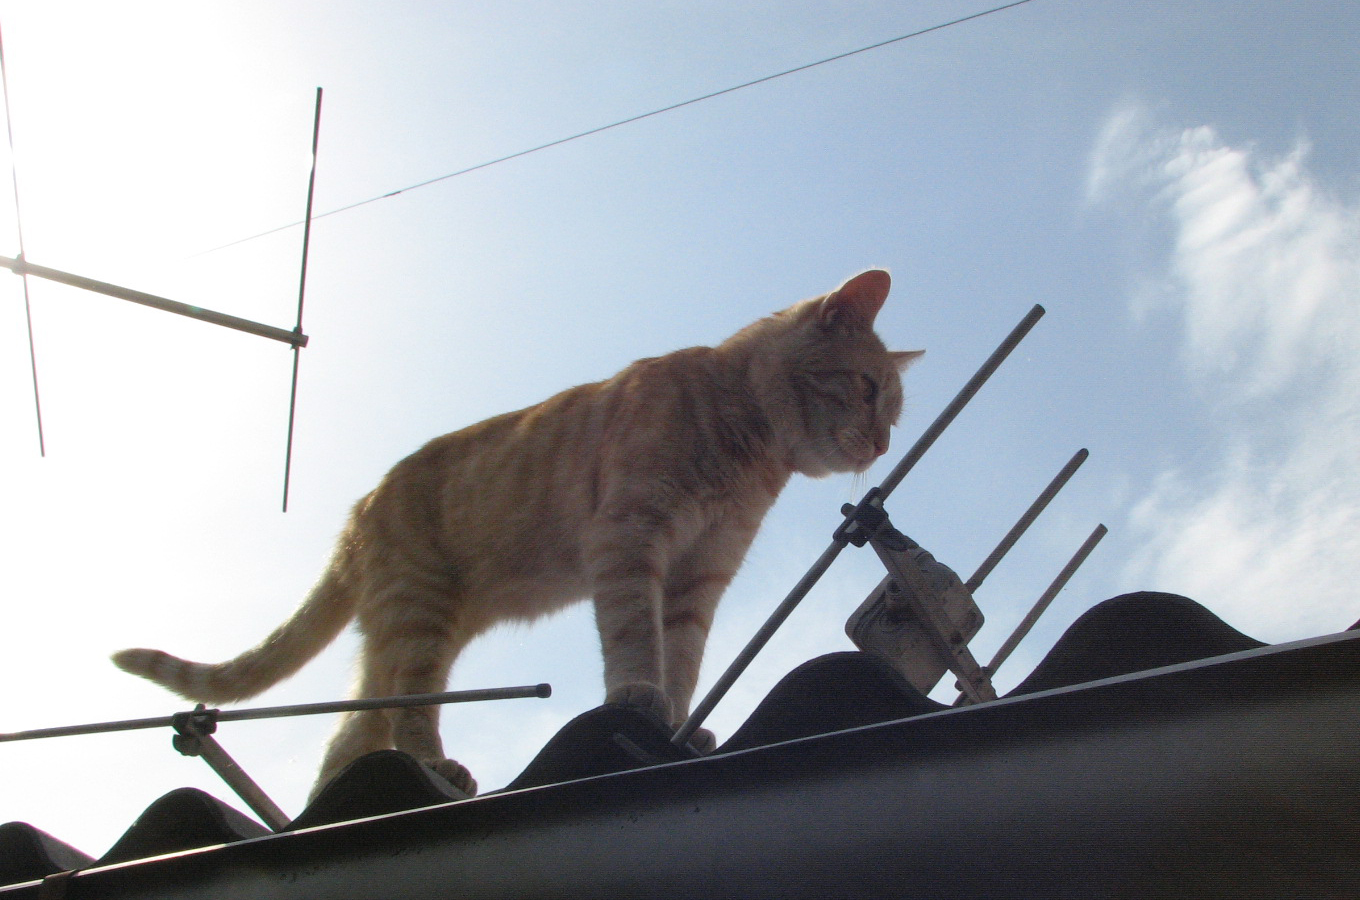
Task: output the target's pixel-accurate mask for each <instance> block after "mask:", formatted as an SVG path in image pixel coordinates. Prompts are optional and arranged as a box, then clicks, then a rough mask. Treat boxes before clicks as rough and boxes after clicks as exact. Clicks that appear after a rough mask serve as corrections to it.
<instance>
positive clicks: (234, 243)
mask: <svg viewBox="0 0 1360 900" xmlns="http://www.w3.org/2000/svg"><path fill="white" fill-rule="evenodd" d="M1029 2H1031V0H1014V2H1011V3H1006V4H1003V5H1001V6H996V7H993V8H991V9H987V10H983V11H982V12H976V13H971V14H969V15H966V16H962V17H960V18H957V19H953V20H951V21H948V22H942V23H940V24H938V25H931V26H930V27H928V28H922V29H920V30H918V31H913V32H911V33H909V34H903V35H899V36H898V37H895V38H889V39H888V40H884V41H878V42H876V43H873V44H868V45H866V46H863V47H860V48H858V49H855V50H848V51H846V52H844V53H837V54H835V55H834V56H828V57H826V58H824V59H819V60H817V61H816V62H810V63H804V64H803V65H800V66H794V67H793V68H791V69H785V70H783V71H782V72H775V73H774V74H772V75H765V76H762V77H760V78H755V79H752V80H751V81H745V82H742V83H741V84H736V85H733V86H731V87H727V88H723V89H722V90H718V91H711V92H709V93H707V94H702V95H700V96H698V97H692V98H690V99H689V100H682V101H680V102H679V103H672V104H670V105H669V106H663V107H660V108H659V109H654V110H651V111H650V112H645V113H639V114H637V115H634V116H629V117H627V118H625V119H619V120H618V121H616V122H610V123H609V124H608V125H599V126H596V127H595V128H590V129H587V130H586V131H581V132H578V133H576V134H572V135H569V136H567V137H563V138H558V139H557V140H554V141H548V142H547V143H546V144H539V145H537V146H534V147H530V148H528V149H526V150H519V151H517V152H515V153H510V154H507V155H505V156H499V157H497V158H495V159H490V160H487V161H486V162H481V163H477V164H476V165H473V166H468V167H466V168H463V169H459V170H457V171H456V172H449V173H448V174H447V175H439V176H436V177H434V178H427V179H426V180H424V181H420V182H417V183H415V184H411V185H407V186H406V187H404V188H398V189H397V190H395V191H388V192H387V193H385V194H379V195H378V196H375V197H369V198H368V199H367V200H358V201H356V202H354V203H350V204H347V205H345V206H341V207H337V208H336V209H332V210H330V211H329V212H324V213H318V214H316V215H314V216H313V217H312V221H315V220H316V219H323V218H326V217H327V216H333V215H336V214H338V213H342V212H348V211H350V210H352V209H357V208H359V207H361V206H367V205H368V204H370V203H376V202H378V201H379V200H386V199H388V198H390V197H396V196H398V195H400V194H404V193H407V192H408V191H414V190H417V189H418V188H423V187H429V186H430V185H432V184H438V183H439V182H441V181H448V180H449V179H450V178H457V177H459V176H460V175H467V174H469V173H471V172H477V171H479V170H481V169H487V168H490V167H491V166H495V165H499V164H501V163H504V162H509V161H510V160H512V159H519V158H520V157H524V156H528V155H529V154H531V153H538V152H539V151H540V150H547V149H550V148H552V147H560V146H562V145H563V144H567V143H571V142H572V141H578V140H580V139H581V138H586V137H590V136H591V135H595V134H599V133H601V132H604V131H609V130H611V129H614V128H619V127H621V126H623V125H631V124H632V123H634V122H640V121H642V120H643V119H650V118H652V117H653V116H659V115H661V114H663V113H668V112H674V111H675V110H677V109H683V108H684V107H686V106H693V105H694V104H696V103H702V102H704V101H705V100H712V99H713V98H715V97H721V96H723V95H725V94H731V93H734V92H736V91H740V90H745V89H746V88H749V87H755V86H756V85H758V84H765V83H766V82H770V81H774V80H775V79H777V78H783V77H785V76H787V75H793V74H795V73H798V72H806V71H807V70H808V69H814V68H816V67H817V66H824V65H826V64H827V63H833V62H837V61H838V60H842V59H848V58H850V57H852V56H858V55H859V54H861V53H868V52H869V51H871V50H878V49H880V48H882V47H887V46H889V45H891V44H897V43H900V42H902V41H906V40H910V39H911V38H917V37H921V36H922V35H925V34H930V33H931V32H934V31H941V30H943V29H945V28H951V27H953V26H955V25H962V24H963V23H964V22H971V21H973V20H974V19H981V18H983V17H984V16H990V15H993V14H995V13H999V12H1003V11H1005V10H1008V9H1013V8H1015V7H1017V6H1023V5H1024V4H1026V3H1029ZM302 224H303V222H302V221H297V222H290V223H288V224H287V225H280V226H278V227H277V228H271V229H269V230H268V231H261V232H260V233H259V234H253V235H251V236H250V237H244V238H240V239H239V240H235V241H231V242H229V243H226V244H222V245H220V246H217V247H212V248H211V249H208V250H204V251H202V252H200V253H198V254H196V255H198V256H203V255H206V254H208V253H216V252H217V251H218V250H225V249H227V248H228V247H235V246H237V245H239V244H244V243H247V242H248V241H253V240H256V239H258V238H262V237H266V236H268V235H271V234H276V233H278V232H280V231H286V230H287V229H289V228H296V227H297V226H299V225H302Z"/></svg>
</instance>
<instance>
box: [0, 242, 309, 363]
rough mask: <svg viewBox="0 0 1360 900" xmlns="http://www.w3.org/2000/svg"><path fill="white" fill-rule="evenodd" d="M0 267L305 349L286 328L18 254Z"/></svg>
mask: <svg viewBox="0 0 1360 900" xmlns="http://www.w3.org/2000/svg"><path fill="white" fill-rule="evenodd" d="M0 267H3V268H6V269H9V270H10V271H11V272H13V273H14V274H15V275H32V276H34V277H36V278H44V279H46V280H48V281H55V282H57V283H59V284H65V285H69V286H71V287H76V288H81V289H83V290H87V291H94V292H95V293H96V294H104V295H106V296H109V297H117V298H118V299H119V300H129V301H131V302H133V303H140V304H141V305H142V306H150V307H152V308H154V309H160V310H164V311H165V312H172V313H175V314H176V315H181V316H187V317H189V318H191V319H198V320H199V321H201V322H208V323H209V324H212V325H221V326H222V327H224V328H232V329H235V330H236V331H244V332H246V333H247V334H254V335H258V336H259V337H265V338H269V339H270V340H274V341H281V342H283V343H285V344H288V345H290V346H292V347H305V346H307V341H308V337H307V335H305V334H303V333H301V332H300V331H294V330H291V329H287V328H276V327H275V326H273V325H265V324H264V323H262V322H253V321H251V320H250V319H243V318H241V317H239V316H233V315H230V314H228V313H222V312H217V311H215V310H211V309H204V308H202V307H201V306H191V305H190V304H188V303H181V302H179V301H178V300H170V299H167V298H165V297H157V296H156V295H155V294H147V293H144V292H143V291H134V290H132V289H131V288H125V287H119V286H118V285H116V284H109V283H108V282H104V281H96V280H95V279H93V278H86V277H85V276H84V275H73V274H72V273H70V272H63V271H61V270H60V269H50V268H48V267H47V266H40V265H37V264H35V263H31V262H28V261H27V260H25V259H24V258H23V256H22V254H20V256H19V257H18V258H12V257H8V256H0Z"/></svg>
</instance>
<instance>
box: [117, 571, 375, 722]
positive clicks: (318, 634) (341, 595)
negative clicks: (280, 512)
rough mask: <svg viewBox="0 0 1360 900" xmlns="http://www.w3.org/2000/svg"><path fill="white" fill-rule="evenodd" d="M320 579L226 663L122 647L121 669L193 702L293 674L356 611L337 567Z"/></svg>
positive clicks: (248, 692) (241, 696)
mask: <svg viewBox="0 0 1360 900" xmlns="http://www.w3.org/2000/svg"><path fill="white" fill-rule="evenodd" d="M337 568H339V567H337V566H332V567H331V569H330V570H329V571H328V572H327V573H326V574H325V575H323V576H322V578H321V581H320V582H318V583H317V585H316V587H314V588H313V589H312V592H311V593H310V594H309V595H308V596H307V599H306V600H304V601H303V603H302V606H300V607H298V610H297V612H295V613H294V614H293V616H292V618H290V619H289V620H288V621H286V622H284V623H283V624H282V625H280V626H279V627H278V628H276V629H274V633H273V634H271V635H269V637H267V638H265V639H264V640H263V641H261V642H260V643H259V644H257V645H256V646H255V647H252V648H251V649H249V650H247V651H246V652H245V653H242V654H241V655H240V656H238V657H236V658H235V659H230V660H227V661H226V662H223V663H217V664H211V663H196V662H189V661H188V660H183V659H180V658H178V657H175V656H171V655H170V654H168V653H165V652H162V651H160V650H144V649H136V650H120V651H118V652H117V653H115V654H113V662H114V664H115V665H117V666H118V667H119V668H120V669H123V670H125V671H128V672H131V673H132V674H133V675H141V676H142V677H143V678H149V679H150V680H152V681H154V682H156V683H157V684H159V685H160V686H161V687H164V688H166V689H168V690H171V691H174V692H175V693H176V694H179V695H180V696H181V697H183V698H185V699H186V700H192V701H194V702H195V703H234V702H237V701H240V700H245V699H246V698H248V697H253V696H255V695H256V694H258V693H260V692H261V691H263V690H264V689H265V688H268V687H270V686H272V685H275V684H277V683H278V682H280V681H282V680H283V679H285V678H287V677H289V676H290V675H293V674H295V673H296V672H297V671H298V670H299V669H301V668H302V667H303V666H304V665H306V663H307V662H308V660H310V659H311V658H312V657H314V656H316V655H317V654H318V653H320V652H321V651H322V650H323V649H324V648H325V647H326V645H327V644H329V643H330V642H331V641H333V640H335V638H336V636H337V635H339V634H340V632H341V631H342V630H343V629H344V627H345V626H346V625H347V624H349V620H350V619H351V618H353V616H354V595H353V592H352V591H350V590H349V589H348V588H347V587H346V586H345V585H344V584H343V583H342V579H341V577H340V575H339V574H338V573H337V571H336V569H337Z"/></svg>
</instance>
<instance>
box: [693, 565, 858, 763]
mask: <svg viewBox="0 0 1360 900" xmlns="http://www.w3.org/2000/svg"><path fill="white" fill-rule="evenodd" d="M844 549H845V542H843V541H833V542H832V543H831V546H830V547H827V548H826V550H825V551H823V553H822V555H821V556H819V557H818V558H817V561H816V562H815V563H813V564H812V568H811V569H808V571H807V574H806V575H804V576H803V577H802V578H801V579H799V581H798V583H797V584H796V585H794V586H793V590H791V591H789V595H788V596H787V597H785V598H784V602H783V603H780V604H779V606H777V607H775V610H774V612H773V613H771V614H770V617H769V618H768V619H766V620H765V624H764V625H761V626H760V630H759V631H757V632H756V633H755V635H754V636H753V637H752V638H751V640H750V641H748V642H747V643H746V646H745V647H743V648H742V651H741V652H740V653H738V654H737V658H736V659H734V660H732V663H731V665H729V666H728V667H727V671H725V672H723V673H722V675H721V676H719V678H718V680H717V682H715V683H714V685H713V687H712V688H710V689H709V692H708V693H707V694H706V695H705V696H704V699H703V700H700V701H699V705H698V706H696V707H695V708H694V712H692V713H690V715H689V718H688V719H686V720H685V721H684V724H682V725H681V726H680V727H679V728H678V729H676V732H675V736H674V737H672V738H671V743H672V744H674V745H675V746H677V747H678V746H680V745H681V744H684V743H685V742H686V741H688V740H689V739H690V737H691V736H692V735H693V734H694V732H695V731H696V730H698V728H699V726H700V725H702V724H703V722H704V719H706V718H708V714H709V713H711V712H713V707H715V706H717V705H718V701H719V700H721V699H722V698H723V695H725V694H726V693H727V691H728V689H729V688H731V687H732V684H733V683H734V682H735V681H736V680H737V679H738V678H740V677H741V673H742V672H745V671H746V667H747V666H749V665H750V664H751V661H752V660H753V659H755V658H756V654H757V653H759V652H760V651H761V649H762V648H763V647H764V646H765V645H766V644H767V643H769V641H770V638H772V637H774V633H775V632H776V631H778V630H779V626H780V625H783V624H784V620H785V619H787V618H788V617H789V614H790V613H792V612H793V610H794V608H795V607H797V606H798V604H799V603H800V602H802V600H803V598H804V597H806V596H807V593H808V591H810V590H812V586H813V585H814V584H816V583H817V580H818V579H819V578H821V577H822V575H824V574H825V573H826V570H827V569H829V568H831V564H832V563H833V562H835V561H836V557H837V556H839V555H840V552H841V551H842V550H844Z"/></svg>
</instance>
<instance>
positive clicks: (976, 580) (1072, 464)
mask: <svg viewBox="0 0 1360 900" xmlns="http://www.w3.org/2000/svg"><path fill="white" fill-rule="evenodd" d="M1090 455H1091V452H1090V451H1089V450H1087V449H1086V448H1085V447H1083V448H1081V449H1080V450H1078V451H1077V452H1076V453H1075V454H1073V455H1072V458H1071V459H1069V460H1068V461H1067V465H1065V466H1063V468H1062V471H1061V472H1059V473H1058V474H1057V475H1055V476H1053V480H1052V481H1050V482H1049V483H1048V487H1046V488H1044V490H1043V492H1042V493H1041V494H1039V496H1038V497H1036V498H1035V499H1034V502H1033V503H1031V504H1030V505H1029V509H1027V510H1025V514H1024V515H1022V516H1021V517H1020V518H1019V520H1018V521H1016V523H1015V524H1014V525H1012V526H1011V530H1010V531H1008V532H1006V536H1005V537H1003V538H1002V539H1001V543H999V544H997V545H996V549H995V550H993V551H992V552H991V553H990V554H988V555H987V558H986V559H984V560H983V561H982V565H980V566H978V567H977V571H976V572H974V573H973V577H971V578H969V579H968V580H967V581H966V582H964V584H963V586H964V587H966V588H968V593H970V594H971V593H974V592H975V591H976V590H977V589H978V588H979V587H981V586H982V582H983V581H985V580H986V578H987V576H988V575H990V574H992V569H995V568H996V564H997V563H999V562H1001V560H1002V558H1003V557H1005V555H1006V554H1007V553H1009V552H1010V551H1011V548H1012V547H1014V546H1015V542H1016V541H1018V540H1020V536H1021V535H1023V534H1024V533H1025V532H1026V531H1028V530H1029V526H1031V525H1033V524H1034V520H1035V519H1037V518H1039V514H1040V513H1042V512H1043V511H1044V509H1045V508H1047V506H1048V504H1049V502H1050V501H1051V500H1052V499H1053V498H1054V497H1056V496H1057V495H1058V491H1060V490H1062V489H1063V487H1065V486H1066V485H1067V482H1068V481H1069V480H1071V478H1072V476H1073V474H1075V473H1076V471H1077V469H1079V468H1081V464H1082V463H1084V462H1086V458H1087V457H1088V456H1090Z"/></svg>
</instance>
